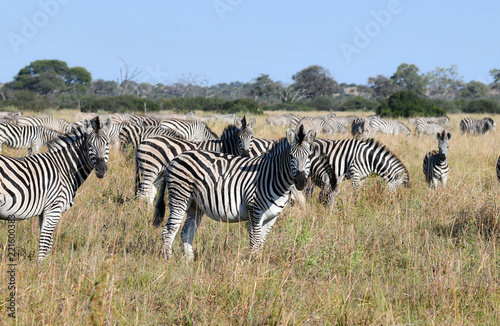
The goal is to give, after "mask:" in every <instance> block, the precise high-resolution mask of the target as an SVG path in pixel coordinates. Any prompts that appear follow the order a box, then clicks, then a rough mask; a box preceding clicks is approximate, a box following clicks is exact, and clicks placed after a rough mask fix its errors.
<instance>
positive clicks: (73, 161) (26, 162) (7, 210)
mask: <svg viewBox="0 0 500 326" xmlns="http://www.w3.org/2000/svg"><path fill="white" fill-rule="evenodd" d="M110 124H111V120H106V121H105V122H104V123H103V124H102V125H101V123H100V122H99V118H96V119H95V120H92V121H88V120H84V122H83V126H82V127H76V128H75V129H73V133H71V134H67V135H63V136H61V137H59V138H56V139H54V140H52V141H51V142H49V143H48V144H47V146H48V147H49V149H50V150H51V151H50V152H47V153H41V154H36V155H33V156H28V157H8V156H2V155H0V184H1V187H0V219H3V220H25V219H29V218H32V217H34V216H39V221H40V240H39V249H38V261H39V262H41V261H43V260H44V259H45V257H46V255H47V253H48V252H49V251H50V249H51V247H52V243H53V233H54V229H55V227H56V224H57V222H58V220H59V218H60V216H61V214H62V213H63V212H65V211H67V210H68V209H69V208H70V207H71V206H72V205H73V201H74V199H75V194H76V191H77V189H78V188H79V187H80V186H81V185H82V183H83V182H84V181H85V180H86V179H87V177H88V176H89V175H90V173H91V172H92V170H95V174H96V176H97V177H98V178H103V177H104V176H105V175H106V173H107V171H108V157H109V150H108V145H109V139H108V136H107V131H106V129H107V128H109V125H110Z"/></svg>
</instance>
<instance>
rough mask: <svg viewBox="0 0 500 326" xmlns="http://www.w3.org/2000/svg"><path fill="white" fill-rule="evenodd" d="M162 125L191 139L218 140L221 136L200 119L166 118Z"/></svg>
mask: <svg viewBox="0 0 500 326" xmlns="http://www.w3.org/2000/svg"><path fill="white" fill-rule="evenodd" d="M160 127H162V128H168V129H172V130H175V131H176V132H177V133H179V134H181V135H182V136H183V137H184V139H186V140H189V141H196V142H197V141H202V140H216V139H218V138H219V137H218V136H217V135H216V134H215V133H214V132H213V131H212V130H210V128H209V127H208V126H207V124H206V123H204V122H201V121H198V120H182V119H166V120H162V121H161V122H160Z"/></svg>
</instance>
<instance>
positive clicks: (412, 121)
mask: <svg viewBox="0 0 500 326" xmlns="http://www.w3.org/2000/svg"><path fill="white" fill-rule="evenodd" d="M408 123H409V124H414V125H418V124H419V123H436V124H438V125H441V126H443V127H446V126H449V125H450V118H448V117H420V118H416V119H409V120H408Z"/></svg>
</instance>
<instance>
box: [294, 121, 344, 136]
mask: <svg viewBox="0 0 500 326" xmlns="http://www.w3.org/2000/svg"><path fill="white" fill-rule="evenodd" d="M301 124H302V125H304V128H306V129H307V130H315V131H316V133H326V134H330V133H333V132H334V131H335V130H334V129H333V127H332V125H331V124H329V123H328V122H327V121H326V119H325V117H301V118H299V117H293V118H292V119H291V120H290V127H289V128H290V129H292V130H295V129H296V128H297V127H298V126H299V125H301Z"/></svg>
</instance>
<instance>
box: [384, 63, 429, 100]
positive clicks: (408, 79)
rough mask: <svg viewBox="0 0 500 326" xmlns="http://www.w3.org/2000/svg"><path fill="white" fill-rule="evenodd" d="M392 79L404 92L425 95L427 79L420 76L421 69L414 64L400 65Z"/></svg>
mask: <svg viewBox="0 0 500 326" xmlns="http://www.w3.org/2000/svg"><path fill="white" fill-rule="evenodd" d="M391 79H392V80H393V81H394V84H396V85H398V86H399V87H401V89H403V90H408V91H412V92H414V93H416V94H417V95H424V94H425V86H426V84H427V81H426V78H425V76H423V75H420V74H419V69H418V67H417V66H415V65H414V64H411V65H409V64H407V63H403V64H400V65H399V67H398V68H397V70H396V72H395V73H394V75H392V77H391Z"/></svg>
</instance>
